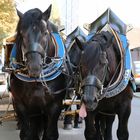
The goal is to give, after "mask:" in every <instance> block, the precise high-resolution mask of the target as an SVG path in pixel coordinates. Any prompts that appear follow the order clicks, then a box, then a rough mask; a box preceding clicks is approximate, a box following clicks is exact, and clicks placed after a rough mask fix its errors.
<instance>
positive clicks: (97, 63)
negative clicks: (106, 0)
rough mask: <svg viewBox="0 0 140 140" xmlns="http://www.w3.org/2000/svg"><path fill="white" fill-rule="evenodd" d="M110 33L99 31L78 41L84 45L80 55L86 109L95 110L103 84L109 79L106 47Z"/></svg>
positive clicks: (110, 36) (109, 42) (109, 44)
mask: <svg viewBox="0 0 140 140" xmlns="http://www.w3.org/2000/svg"><path fill="white" fill-rule="evenodd" d="M111 41H112V35H111V34H110V33H109V32H101V33H98V34H96V35H94V36H93V37H92V38H91V39H90V40H88V41H86V42H78V44H79V45H81V46H85V49H84V51H83V54H82V56H81V74H82V79H83V80H82V89H83V90H82V91H83V99H82V100H83V102H84V104H85V105H86V109H87V110H95V109H96V107H97V106H98V102H99V100H100V97H101V94H102V90H103V86H104V85H105V82H106V81H107V80H108V79H109V77H108V76H109V75H108V72H109V71H108V67H109V63H108V59H109V58H108V56H107V48H108V47H109V46H111V45H112V44H111Z"/></svg>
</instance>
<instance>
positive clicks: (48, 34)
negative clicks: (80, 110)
mask: <svg viewBox="0 0 140 140" xmlns="http://www.w3.org/2000/svg"><path fill="white" fill-rule="evenodd" d="M17 13H18V15H19V22H18V25H17V35H16V51H17V52H16V63H14V62H13V63H14V64H13V65H12V66H13V67H14V68H15V70H14V71H13V72H12V73H11V78H10V85H11V92H12V95H13V100H14V108H15V111H16V113H17V117H18V120H19V122H20V139H21V140H39V139H42V140H57V139H58V137H59V134H58V126H57V122H58V118H59V115H60V113H61V109H62V100H63V99H64V97H65V93H66V90H65V89H66V83H65V76H64V74H62V72H61V71H62V69H63V68H62V66H59V67H58V63H57V62H62V61H63V58H62V57H61V58H60V56H59V51H58V48H59V46H58V45H57V43H56V40H55V39H54V37H53V35H52V34H53V33H56V34H57V35H58V31H57V27H56V26H55V25H54V24H52V23H51V22H50V21H49V17H50V13H51V5H50V7H49V8H48V9H47V10H46V11H45V12H44V13H42V12H41V11H40V10H39V9H31V10H29V11H27V12H25V13H24V14H22V13H20V12H19V11H17ZM15 65H16V66H15ZM62 65H63V64H62ZM46 69H47V70H46ZM54 71H55V72H54ZM52 73H54V76H52V75H53V74H52ZM45 75H47V76H45ZM45 78H49V80H48V79H47V80H46V79H45Z"/></svg>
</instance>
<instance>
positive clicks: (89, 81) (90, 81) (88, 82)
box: [82, 75, 102, 111]
mask: <svg viewBox="0 0 140 140" xmlns="http://www.w3.org/2000/svg"><path fill="white" fill-rule="evenodd" d="M82 88H83V102H84V103H85V106H86V108H87V110H89V111H93V110H95V109H96V108H97V106H98V102H99V98H100V91H101V89H102V83H101V81H100V80H99V79H98V78H97V77H96V76H94V75H88V76H87V77H86V78H85V79H84V80H83V82H82Z"/></svg>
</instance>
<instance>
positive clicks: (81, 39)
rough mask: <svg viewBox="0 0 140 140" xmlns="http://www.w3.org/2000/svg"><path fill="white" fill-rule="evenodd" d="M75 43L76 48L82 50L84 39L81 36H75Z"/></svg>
mask: <svg viewBox="0 0 140 140" xmlns="http://www.w3.org/2000/svg"><path fill="white" fill-rule="evenodd" d="M75 42H76V43H77V45H78V47H79V48H80V49H81V50H84V47H85V41H84V39H83V38H82V37H81V36H77V37H76V38H75Z"/></svg>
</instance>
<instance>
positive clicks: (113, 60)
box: [106, 46, 120, 82]
mask: <svg viewBox="0 0 140 140" xmlns="http://www.w3.org/2000/svg"><path fill="white" fill-rule="evenodd" d="M113 47H114V46H112V47H109V48H108V49H107V50H106V53H107V57H108V67H109V77H108V78H109V79H108V80H109V81H110V80H111V78H112V77H113V75H114V74H115V73H116V70H117V73H116V74H115V77H114V80H113V82H114V81H115V80H116V79H117V77H118V75H119V70H120V66H119V62H120V59H119V57H118V54H117V51H116V48H113ZM118 66H119V68H118V69H117V67H118Z"/></svg>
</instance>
